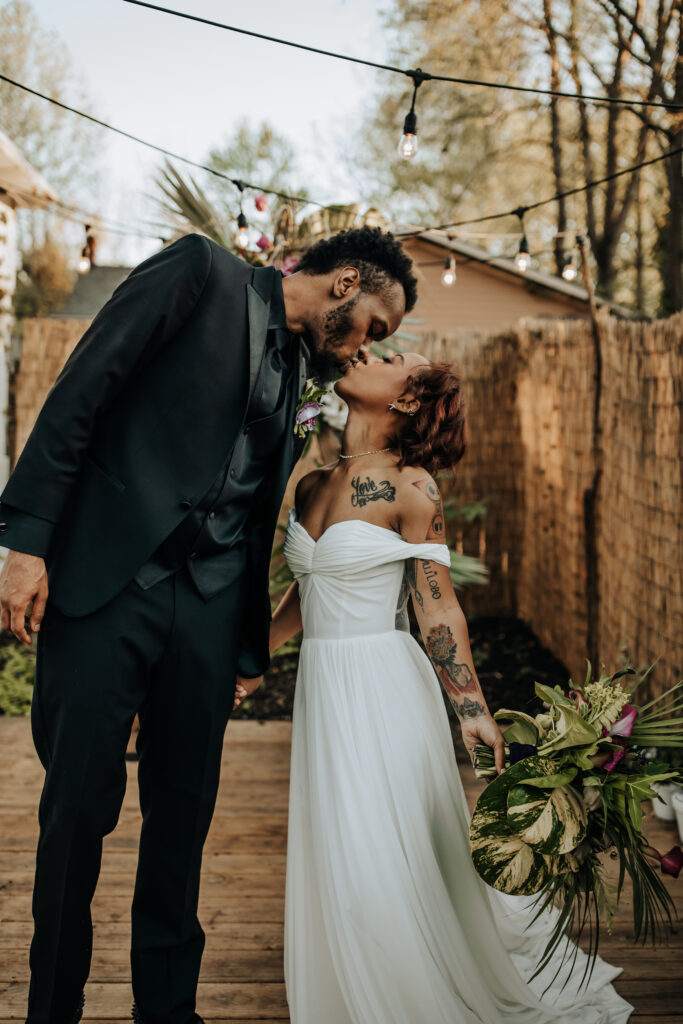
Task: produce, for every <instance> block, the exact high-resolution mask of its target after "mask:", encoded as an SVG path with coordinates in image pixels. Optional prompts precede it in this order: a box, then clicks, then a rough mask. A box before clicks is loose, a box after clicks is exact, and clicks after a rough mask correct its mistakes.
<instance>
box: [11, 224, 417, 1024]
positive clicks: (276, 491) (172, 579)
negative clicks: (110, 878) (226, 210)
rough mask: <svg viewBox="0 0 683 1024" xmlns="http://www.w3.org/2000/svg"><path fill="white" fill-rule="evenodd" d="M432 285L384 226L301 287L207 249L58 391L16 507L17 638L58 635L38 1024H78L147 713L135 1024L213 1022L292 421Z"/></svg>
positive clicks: (37, 710) (139, 305) (129, 284)
mask: <svg viewBox="0 0 683 1024" xmlns="http://www.w3.org/2000/svg"><path fill="white" fill-rule="evenodd" d="M415 285H416V282H415V278H414V277H413V275H412V273H411V263H410V260H409V259H408V257H407V256H406V255H405V254H404V252H403V250H402V248H401V246H400V244H399V243H398V242H397V241H396V240H395V239H394V238H393V236H392V235H391V234H388V233H383V232H382V231H381V230H380V229H379V228H374V229H371V228H360V229H357V230H351V231H345V232H342V233H340V234H338V235H336V236H334V237H332V238H330V239H327V240H323V241H321V242H319V243H317V244H316V245H314V246H312V247H311V248H310V249H309V250H308V251H307V252H306V253H305V254H304V256H303V258H302V260H301V261H300V263H299V267H298V270H297V272H296V273H295V274H293V275H291V276H290V277H287V278H284V279H283V277H282V275H281V273H280V272H279V271H278V270H276V269H275V268H273V267H262V268H256V269H255V268H254V267H252V266H250V265H248V264H247V263H245V262H244V261H242V260H241V259H239V258H237V257H236V256H234V255H232V254H231V253H229V252H228V251H227V250H225V249H223V248H222V247H221V246H219V245H217V244H216V243H215V242H213V241H211V240H209V239H207V238H205V237H203V236H201V235H198V234H192V235H187V236H185V237H184V238H181V239H179V240H178V241H176V242H173V243H172V244H171V245H168V246H167V247H166V248H164V249H163V250H162V251H161V252H159V253H157V254H155V255H154V256H151V257H150V258H149V259H147V260H145V261H144V262H143V263H141V264H140V265H139V266H137V267H135V268H134V270H133V271H132V272H131V274H130V275H129V276H128V278H127V279H126V280H125V281H124V282H123V283H122V284H121V285H120V286H119V287H118V288H117V289H116V291H115V292H114V294H113V296H112V297H111V299H110V300H109V301H108V302H107V303H106V304H105V305H104V306H103V308H102V309H101V310H100V312H99V313H98V314H97V316H96V317H95V319H94V320H93V322H92V324H91V326H90V327H89V328H88V330H87V331H86V332H85V334H84V335H83V337H82V338H81V339H80V341H79V342H78V344H77V345H76V348H75V349H74V351H73V352H72V354H71V355H70V357H69V358H68V360H67V362H66V364H65V365H64V367H63V369H62V371H61V373H60V375H59V377H58V378H57V381H56V382H55V384H54V386H53V387H52V389H51V390H50V392H49V394H48V396H47V398H46V400H45V403H44V405H43V408H42V410H41V412H40V415H39V416H38V419H37V421H36V424H35V426H34V428H33V431H32V433H31V435H30V437H29V438H28V441H27V442H26V445H25V447H24V449H23V451H22V454H21V456H20V458H19V460H18V462H17V465H16V468H15V469H14V472H13V473H12V476H11V478H10V480H9V482H8V484H7V486H6V487H5V489H4V491H3V492H2V494H1V495H0V543H2V544H4V545H6V546H7V547H8V548H10V549H11V550H10V552H9V554H8V557H7V560H6V563H5V566H4V568H3V570H2V573H1V574H0V615H1V618H2V626H3V627H4V628H5V629H11V631H12V632H13V633H14V634H15V636H17V637H18V638H19V639H20V640H21V641H22V642H23V643H25V644H30V643H31V635H30V632H29V630H30V631H31V632H37V631H38V630H39V629H40V634H39V638H38V645H37V664H36V681H35V690H34V698H33V704H32V708H31V724H32V730H33V737H34V741H35V745H36V750H37V752H38V755H39V757H40V760H41V762H42V764H43V767H44V768H45V773H46V774H45V783H44V788H43V792H42V796H41V799H40V806H39V822H40V838H39V842H38V850H37V859H36V874H35V884H34V891H33V916H34V920H35V930H34V936H33V941H32V945H31V953H30V966H31V984H30V990H29V1001H28V1004H29V1005H28V1017H27V1022H28V1024H75V1022H76V1021H78V1020H79V1019H80V1017H81V1016H82V1013H83V1003H84V999H83V988H84V985H85V982H86V979H87V977H88V973H89V969H90V960H91V954H92V937H93V930H92V922H91V916H90V903H91V900H92V897H93V894H94V891H95V887H96V885H97V879H98V874H99V869H100V860H101V854H102V839H103V837H104V836H105V835H107V834H108V833H109V832H111V831H112V830H113V829H114V827H115V825H116V822H117V819H118V815H119V811H120V807H121V803H122V800H123V795H124V790H125V785H126V764H125V752H126V746H127V742H128V739H129V736H130V730H131V723H132V721H133V717H134V716H135V714H136V713H138V714H139V718H140V731H139V734H138V739H137V749H138V754H139V766H138V773H139V792H140V804H141V809H142V830H141V835H140V847H139V857H138V867H137V876H136V881H135V894H134V899H133V906H132V950H131V968H132V981H133V991H134V998H135V1003H134V1006H133V1018H134V1020H135V1021H142V1022H147V1024H192V1022H198V1021H201V1018H200V1017H198V1016H197V1014H196V1013H195V997H196V988H197V979H198V976H199V968H200V962H201V956H202V951H203V948H204V932H203V930H202V928H201V926H200V924H199V921H198V919H197V902H198V894H199V880H200V868H201V858H202V848H203V844H204V840H205V838H206V834H207V831H208V828H209V825H210V822H211V817H212V814H213V810H214V804H215V799H216V792H217V788H218V781H219V771H220V762H221V750H222V744H223V735H224V732H225V727H226V724H227V722H228V719H229V717H230V712H231V710H232V707H233V699H234V694H235V688H236V682H237V680H239V681H240V683H244V684H245V685H247V682H246V681H248V680H250V679H251V680H254V679H257V678H258V677H260V676H261V674H262V673H263V672H264V671H265V669H266V668H267V667H268V664H269V652H268V636H269V622H270V601H269V597H268V568H269V561H270V553H271V547H272V542H273V536H274V532H275V526H276V522H277V517H278V513H279V510H280V506H281V502H282V499H283V495H284V490H285V486H286V484H287V480H288V477H289V475H290V472H291V470H292V466H293V464H294V463H295V461H296V459H297V458H298V457H299V455H300V454H301V450H302V447H303V442H302V441H301V440H300V439H298V438H296V437H295V435H294V432H293V428H294V423H295V414H296V406H297V403H298V401H299V399H300V396H301V393H302V390H303V388H304V384H305V381H306V379H307V378H310V377H314V378H316V379H317V380H319V381H320V380H324V379H329V378H330V377H332V376H333V375H334V372H335V371H336V370H337V369H339V368H342V367H344V366H345V365H347V364H348V363H349V361H351V362H354V361H356V360H357V359H359V358H363V357H364V352H365V346H366V345H368V344H369V343H370V342H371V341H372V340H373V339H380V338H383V337H386V336H387V335H389V334H391V333H392V332H393V331H395V330H396V328H397V327H398V325H399V323H400V321H401V318H402V316H403V314H404V313H405V312H406V311H407V310H409V309H411V308H412V306H413V305H414V303H415V300H416V290H415ZM31 602H33V604H32V610H31V614H30V619H29V622H28V628H27V623H26V615H27V609H28V607H29V605H30V604H31ZM252 685H253V684H252Z"/></svg>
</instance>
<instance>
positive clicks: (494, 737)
mask: <svg viewBox="0 0 683 1024" xmlns="http://www.w3.org/2000/svg"><path fill="white" fill-rule="evenodd" d="M460 725H461V728H462V738H463V742H464V744H465V746H466V748H467V753H468V754H469V755H470V760H471V761H472V764H474V753H473V751H474V748H475V746H476V744H477V743H485V744H486V746H487V747H493V753H494V759H495V763H496V770H497V772H498V774H499V775H500V774H501V772H502V771H503V769H504V768H505V738H504V736H503V734H502V732H501V731H500V727H499V725H498V723H497V722H496V720H495V719H494V718H493V716H492V715H490V714H488V713H487V714H485V715H478V716H477V717H476V718H465V719H462V720H461V722H460Z"/></svg>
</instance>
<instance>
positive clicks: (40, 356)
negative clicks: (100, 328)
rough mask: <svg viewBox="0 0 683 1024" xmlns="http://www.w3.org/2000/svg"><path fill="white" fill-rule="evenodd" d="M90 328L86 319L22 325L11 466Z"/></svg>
mask: <svg viewBox="0 0 683 1024" xmlns="http://www.w3.org/2000/svg"><path fill="white" fill-rule="evenodd" d="M89 325H90V320H89V319H80V318H75V317H73V318H69V319H67V318H64V319H63V320H60V319H58V318H56V317H54V318H53V317H35V318H32V319H26V320H24V322H23V332H24V333H23V339H22V345H21V361H20V363H19V369H18V371H17V374H16V376H15V378H14V382H13V391H14V428H15V434H14V438H15V440H14V458H13V459H12V467H14V465H15V463H16V461H17V458H18V456H19V453H20V452H21V449H22V448H23V447H24V445H25V444H26V439H27V437H28V435H29V434H30V433H31V430H32V429H33V424H34V423H35V421H36V418H37V416H38V413H39V412H40V410H41V407H42V405H43V402H44V401H45V398H46V396H47V393H48V391H49V390H50V388H51V387H52V385H53V384H54V382H55V379H56V377H57V375H58V373H59V371H60V370H61V368H62V366H63V365H64V363H65V362H66V360H67V358H68V357H69V356H70V355H71V352H72V351H73V349H74V348H75V346H76V342H77V341H78V340H79V338H80V337H81V336H82V335H83V334H84V333H85V331H86V329H87V328H88V326H89Z"/></svg>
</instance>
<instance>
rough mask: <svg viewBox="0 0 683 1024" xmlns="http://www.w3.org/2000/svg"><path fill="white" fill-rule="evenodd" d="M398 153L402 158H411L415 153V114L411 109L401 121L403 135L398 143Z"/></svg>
mask: <svg viewBox="0 0 683 1024" xmlns="http://www.w3.org/2000/svg"><path fill="white" fill-rule="evenodd" d="M398 155H399V156H400V157H401V158H402V159H403V160H412V159H413V157H414V156H416V155H417V114H415V113H414V112H413V111H412V110H411V111H410V112H409V113H408V114H406V119H405V121H404V122H403V135H402V136H401V140H400V142H399V144H398Z"/></svg>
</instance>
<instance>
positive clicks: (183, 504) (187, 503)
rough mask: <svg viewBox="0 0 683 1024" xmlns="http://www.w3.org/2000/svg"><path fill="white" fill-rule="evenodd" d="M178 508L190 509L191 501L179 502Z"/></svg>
mask: <svg viewBox="0 0 683 1024" xmlns="http://www.w3.org/2000/svg"><path fill="white" fill-rule="evenodd" d="M180 507H181V508H192V502H191V501H181V502H180Z"/></svg>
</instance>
